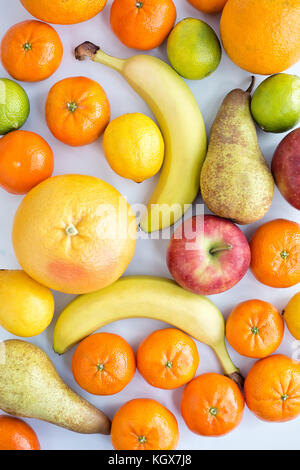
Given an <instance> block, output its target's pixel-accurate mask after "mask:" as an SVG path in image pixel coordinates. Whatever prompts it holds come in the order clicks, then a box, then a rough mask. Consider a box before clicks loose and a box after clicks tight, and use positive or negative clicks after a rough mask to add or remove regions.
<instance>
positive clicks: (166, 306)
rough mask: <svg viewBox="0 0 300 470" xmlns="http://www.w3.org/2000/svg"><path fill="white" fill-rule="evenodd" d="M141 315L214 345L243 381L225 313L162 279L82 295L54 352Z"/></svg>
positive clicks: (64, 317) (60, 324)
mask: <svg viewBox="0 0 300 470" xmlns="http://www.w3.org/2000/svg"><path fill="white" fill-rule="evenodd" d="M139 317H142V318H152V319H155V320H161V321H163V322H166V323H169V324H171V325H173V326H175V327H177V328H180V329H181V330H183V331H185V332H186V333H188V334H190V335H191V336H193V337H194V338H195V339H197V340H199V341H201V342H202V343H205V344H207V345H209V346H210V347H211V348H212V349H213V350H214V351H215V353H216V354H217V356H218V358H219V360H220V362H221V364H222V366H223V369H224V371H225V373H226V375H229V376H231V377H232V378H234V379H235V380H236V381H239V382H240V381H241V379H240V376H239V377H238V369H237V368H236V367H235V366H234V364H233V363H232V361H231V359H230V357H229V355H228V352H227V350H226V347H225V341H224V318H223V316H222V314H221V312H220V311H219V309H218V308H217V307H216V306H215V305H214V304H213V302H211V301H210V300H209V299H207V298H206V297H202V296H200V295H196V294H192V293H191V292H188V291H186V290H184V289H182V287H180V286H178V284H176V282H174V281H171V280H169V279H163V278H159V277H152V276H132V277H123V278H121V279H119V280H118V281H116V282H115V283H114V284H112V285H111V286H109V287H105V288H104V289H101V290H99V291H96V292H93V293H92V294H85V295H81V296H79V297H77V298H76V299H75V300H73V301H72V302H71V303H70V304H69V305H68V306H67V307H66V308H65V309H64V310H63V312H62V313H61V315H60V316H59V318H58V320H57V323H56V326H55V329H54V344H53V349H54V351H55V352H57V353H58V354H63V353H65V352H66V351H67V350H68V349H69V348H71V347H72V346H73V345H74V344H76V343H77V342H78V341H80V340H82V339H83V338H85V337H86V336H88V335H90V334H91V333H94V332H95V331H96V330H98V329H99V328H101V327H102V326H104V325H107V324H109V323H111V322H114V321H117V320H122V319H125V318H139ZM233 376H234V377H233Z"/></svg>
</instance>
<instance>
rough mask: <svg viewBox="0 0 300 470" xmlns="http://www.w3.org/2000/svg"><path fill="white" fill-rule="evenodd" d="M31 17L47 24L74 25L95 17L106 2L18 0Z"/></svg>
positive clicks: (101, 0)
mask: <svg viewBox="0 0 300 470" xmlns="http://www.w3.org/2000/svg"><path fill="white" fill-rule="evenodd" d="M20 1H21V3H22V5H23V6H24V7H25V8H26V10H28V11H29V13H31V14H32V15H33V16H35V17H36V18H38V19H39V20H42V21H46V22H47V23H56V24H75V23H81V22H82V21H86V20H89V19H90V18H93V16H96V15H97V14H98V13H99V12H100V11H101V10H103V8H104V7H105V5H106V2H107V0H50V1H49V0H20Z"/></svg>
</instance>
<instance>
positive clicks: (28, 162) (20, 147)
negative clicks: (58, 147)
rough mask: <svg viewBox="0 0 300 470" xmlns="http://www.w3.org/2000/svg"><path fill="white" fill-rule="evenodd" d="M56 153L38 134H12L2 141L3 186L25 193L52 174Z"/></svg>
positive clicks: (0, 173)
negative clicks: (54, 153)
mask: <svg viewBox="0 0 300 470" xmlns="http://www.w3.org/2000/svg"><path fill="white" fill-rule="evenodd" d="M53 167H54V159H53V152H52V150H51V147H50V146H49V145H48V144H47V142H46V141H45V140H44V139H43V138H42V137H41V136H39V135H38V134H35V133H34V132H29V131H13V132H10V133H9V134H6V135H5V136H4V137H2V139H0V186H2V188H4V189H5V190H6V191H8V192H10V193H13V194H25V193H27V192H28V191H29V190H30V189H32V188H33V187H34V186H36V185H37V184H39V183H40V182H41V181H43V180H45V179H47V178H49V177H50V176H51V175H52V172H53Z"/></svg>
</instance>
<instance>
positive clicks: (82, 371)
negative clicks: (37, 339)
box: [72, 333, 136, 395]
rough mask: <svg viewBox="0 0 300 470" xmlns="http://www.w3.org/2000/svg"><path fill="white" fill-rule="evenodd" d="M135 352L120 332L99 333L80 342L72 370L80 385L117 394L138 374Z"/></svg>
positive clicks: (88, 389)
mask: <svg viewBox="0 0 300 470" xmlns="http://www.w3.org/2000/svg"><path fill="white" fill-rule="evenodd" d="M135 369H136V366H135V356H134V352H133V350H132V348H131V346H130V345H129V344H128V343H127V341H125V339H123V338H121V336H118V335H114V334H111V333H97V334H95V335H91V336H88V337H87V338H85V339H84V340H83V341H81V343H80V344H79V345H78V346H77V348H76V350H75V352H74V355H73V359H72V371H73V375H74V379H75V380H76V382H77V383H78V385H79V386H80V387H81V388H83V389H84V390H86V391H87V392H89V393H93V394H94V395H114V394H115V393H119V392H120V391H121V390H123V388H125V387H126V385H128V384H129V382H130V381H131V379H132V378H133V376H134V374H135Z"/></svg>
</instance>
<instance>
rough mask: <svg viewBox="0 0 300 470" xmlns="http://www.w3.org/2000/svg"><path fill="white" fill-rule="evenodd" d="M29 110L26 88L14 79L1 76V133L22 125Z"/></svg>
mask: <svg viewBox="0 0 300 470" xmlns="http://www.w3.org/2000/svg"><path fill="white" fill-rule="evenodd" d="M29 111H30V105H29V100H28V96H27V94H26V92H25V90H23V88H22V87H21V86H20V85H18V83H16V82H14V81H13V80H9V79H8V78H0V135H3V134H7V132H10V131H14V130H16V129H19V128H20V127H22V126H23V124H24V123H25V122H26V120H27V118H28V115H29Z"/></svg>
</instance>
